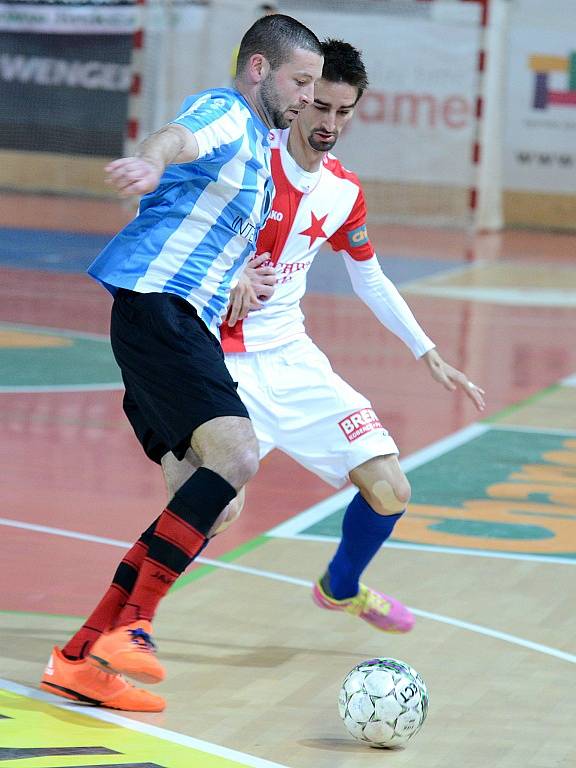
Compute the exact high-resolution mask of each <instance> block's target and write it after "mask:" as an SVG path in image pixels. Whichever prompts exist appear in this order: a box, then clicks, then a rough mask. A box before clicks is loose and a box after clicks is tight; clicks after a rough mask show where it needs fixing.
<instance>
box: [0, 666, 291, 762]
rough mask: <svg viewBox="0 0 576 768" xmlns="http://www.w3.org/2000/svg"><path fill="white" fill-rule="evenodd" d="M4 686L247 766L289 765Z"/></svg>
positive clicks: (4, 684) (6, 684)
mask: <svg viewBox="0 0 576 768" xmlns="http://www.w3.org/2000/svg"><path fill="white" fill-rule="evenodd" d="M2 688H4V689H5V690H6V691H10V692H11V693H16V694H18V695H19V696H26V697H28V698H29V699H36V700H37V701H43V702H46V703H47V704H52V706H54V707H57V708H58V709H63V710H66V711H67V712H74V713H80V714H82V715H86V716H87V717H91V718H93V719H94V720H102V721H104V722H105V723H112V724H113V725H121V726H122V727H123V728H128V729H129V730H131V731H138V732H139V733H145V734H146V735H147V736H155V737H157V738H159V739H163V740H164V741H170V742H172V743H173V744H179V745H181V746H183V747H191V748H192V749H196V750H198V751H200V752H205V753H207V754H209V755H214V756H216V757H222V758H225V759H226V760H233V761H234V762H236V763H238V764H239V765H241V766H248V768H287V766H286V765H283V764H281V763H272V762H270V760H264V759H263V758H261V757H255V756H254V755H247V754H246V753H244V752H237V751H236V750H235V749H229V748H228V747H221V746H220V745H219V744H212V743H211V742H209V741H203V740H202V739H195V738H194V737H193V736H186V735H185V734H183V733H177V732H176V731H169V730H167V729H166V728H159V727H158V726H157V725H149V724H148V723H142V722H140V721H139V720H131V719H130V718H128V717H122V715H116V714H114V713H113V712H108V711H106V710H103V709H95V708H94V707H83V706H79V705H78V704H63V703H62V699H59V698H57V697H56V696H52V695H51V694H49V693H44V692H43V691H37V690H35V689H34V688H28V686H26V685H20V684H19V683H13V682H12V681H11V680H4V679H2V678H0V690H1V689H2ZM95 768H96V766H95Z"/></svg>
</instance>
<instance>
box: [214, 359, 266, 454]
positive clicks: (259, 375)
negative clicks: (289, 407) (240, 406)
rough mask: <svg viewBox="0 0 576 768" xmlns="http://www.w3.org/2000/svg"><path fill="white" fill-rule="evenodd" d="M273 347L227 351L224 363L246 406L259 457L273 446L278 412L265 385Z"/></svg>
mask: <svg viewBox="0 0 576 768" xmlns="http://www.w3.org/2000/svg"><path fill="white" fill-rule="evenodd" d="M273 360H274V351H273V350H271V351H266V352H242V353H233V354H227V355H226V366H227V367H228V370H229V372H230V376H231V377H232V379H233V381H234V382H235V383H236V384H237V387H238V395H239V396H240V399H241V400H242V402H243V403H244V405H245V406H246V409H247V410H248V414H249V415H250V420H251V422H252V427H253V429H254V432H255V433H256V438H257V440H258V445H259V454H260V458H261V459H262V458H264V456H266V454H268V453H269V452H270V451H271V450H272V449H273V448H275V447H276V441H275V431H276V424H277V421H278V416H277V413H276V406H275V403H274V401H273V400H271V399H270V398H269V394H268V389H267V387H266V386H265V382H267V381H268V380H269V378H270V366H271V365H273Z"/></svg>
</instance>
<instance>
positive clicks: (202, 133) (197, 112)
mask: <svg viewBox="0 0 576 768" xmlns="http://www.w3.org/2000/svg"><path fill="white" fill-rule="evenodd" d="M172 122H173V123H176V124H177V125H183V126H184V127H185V128H188V130H190V131H192V133H193V134H194V136H195V137H196V141H197V142H198V149H199V154H198V159H202V158H207V157H208V155H209V154H210V153H212V152H217V151H218V150H220V149H222V148H223V147H225V146H228V145H230V144H233V143H235V142H236V141H238V140H242V138H243V136H244V133H245V129H246V118H245V117H244V116H243V115H242V110H241V107H240V103H239V102H238V101H237V100H236V99H234V97H233V95H232V94H230V95H228V94H226V93H217V92H208V93H203V94H201V95H199V96H198V97H196V98H193V99H187V100H186V101H185V102H184V105H183V110H182V112H181V114H180V115H179V116H178V117H177V118H176V119H175V120H173V121H172Z"/></svg>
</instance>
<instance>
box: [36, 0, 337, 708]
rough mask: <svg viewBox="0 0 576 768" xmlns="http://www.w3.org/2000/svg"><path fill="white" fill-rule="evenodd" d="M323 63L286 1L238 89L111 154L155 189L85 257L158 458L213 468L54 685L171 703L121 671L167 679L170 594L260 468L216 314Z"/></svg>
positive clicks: (129, 187) (136, 189)
mask: <svg viewBox="0 0 576 768" xmlns="http://www.w3.org/2000/svg"><path fill="white" fill-rule="evenodd" d="M321 73H322V48H321V46H320V43H319V41H318V39H317V38H316V36H315V35H314V34H313V33H312V32H311V31H310V30H309V29H307V27H305V26H303V25H302V24H301V23H300V22H298V21H297V20H295V19H293V18H291V17H289V16H285V15H282V14H276V15H272V16H264V17H262V18H261V19H259V20H258V21H257V22H256V23H255V24H254V25H253V26H252V27H251V28H250V29H249V30H248V32H247V33H246V34H245V35H244V37H243V39H242V42H241V44H240V50H239V54H238V69H237V76H236V80H235V88H234V89H227V88H216V89H211V90H208V91H205V92H203V93H200V94H198V95H196V96H192V97H190V98H189V99H187V100H186V102H185V104H184V107H183V111H182V113H181V114H180V115H179V116H178V117H177V118H176V119H175V120H174V121H173V122H172V123H170V124H169V125H167V126H165V127H164V128H162V129H161V130H160V131H158V132H157V133H155V134H153V135H152V136H151V137H150V138H148V139H147V140H145V141H144V142H143V143H142V144H141V145H140V147H139V149H138V151H137V153H136V155H135V156H133V157H126V158H121V159H119V160H116V161H114V162H112V163H111V164H110V165H109V166H108V167H107V172H108V179H109V182H110V184H111V185H112V186H113V187H114V188H115V189H116V190H117V191H118V193H119V194H120V195H121V196H129V195H144V197H143V198H142V200H141V204H140V208H139V212H138V215H137V216H136V217H135V219H134V220H133V221H132V222H130V223H129V224H128V225H127V226H126V227H125V228H124V229H123V230H122V231H121V232H120V233H119V234H118V235H117V236H116V237H115V238H114V239H113V240H112V241H111V242H110V243H109V245H108V246H107V247H106V248H105V249H104V250H103V251H102V253H101V254H100V255H99V257H98V258H97V259H96V260H95V261H94V263H93V264H92V265H91V266H90V268H89V270H88V271H89V274H90V275H92V277H94V278H95V279H96V280H98V281H99V282H100V283H102V285H103V286H105V287H106V288H107V289H108V290H109V291H110V292H111V293H112V294H113V296H114V302H113V306H112V319H111V327H110V336H111V342H112V349H113V351H114V355H115V357H116V360H117V362H118V365H119V366H120V369H121V371H122V376H123V380H124V384H125V387H126V396H125V411H126V415H127V416H128V418H129V420H130V422H131V424H132V426H133V428H134V430H135V432H136V435H137V437H138V438H139V440H140V441H141V443H142V445H143V447H144V449H145V451H146V453H147V455H148V456H150V457H151V458H152V459H154V460H156V461H160V458H161V456H162V454H164V453H165V452H166V450H167V449H168V450H171V451H172V453H173V454H174V455H175V456H177V457H179V458H182V457H183V456H184V454H185V453H186V451H187V450H188V449H189V448H192V451H193V452H194V454H195V455H196V456H197V457H198V460H199V463H200V468H199V469H198V470H197V471H196V472H195V473H194V474H193V475H192V477H190V479H189V480H187V481H186V482H185V483H184V484H183V485H182V487H180V488H179V490H178V491H177V492H176V493H175V495H174V496H173V498H172V499H171V500H170V501H169V502H168V505H167V507H166V508H165V509H164V510H163V511H162V513H161V514H160V516H159V517H158V518H157V519H156V520H155V521H154V523H153V524H152V525H151V526H150V527H149V528H148V529H147V530H146V531H145V532H144V533H143V534H142V536H141V537H140V539H139V540H138V541H137V542H136V543H135V544H134V546H133V547H132V548H131V549H130V550H129V552H128V553H127V554H126V555H125V557H124V558H123V560H122V562H121V563H120V565H119V567H118V569H117V571H116V573H115V575H114V579H113V582H112V584H111V586H110V587H109V589H108V591H107V592H106V594H105V595H104V597H103V599H102V600H101V601H100V603H99V604H98V606H97V607H96V609H95V610H94V611H93V613H92V614H91V615H90V616H89V617H88V619H87V620H86V622H85V624H84V625H83V626H82V627H81V629H80V630H79V631H78V632H77V633H76V634H75V635H74V636H73V637H72V638H71V640H70V641H69V642H68V643H67V644H66V645H65V646H64V647H63V648H62V649H61V650H60V649H59V648H55V649H54V651H53V653H52V656H51V659H50V662H49V664H48V666H47V667H46V670H45V673H44V676H43V678H42V682H41V686H42V688H44V689H45V690H50V691H51V692H53V693H57V694H59V695H61V696H65V697H67V698H72V699H77V700H80V701H87V702H90V703H97V704H100V705H102V706H107V707H112V708H115V709H122V710H147V711H159V710H161V709H163V708H164V706H165V702H164V700H163V699H162V698H161V697H160V696H156V695H154V694H152V693H151V692H149V691H145V690H142V689H138V688H134V687H133V686H131V685H130V684H129V683H128V682H127V681H126V680H125V679H124V675H127V676H130V677H133V678H134V679H136V680H139V681H143V682H149V683H155V682H159V681H160V680H162V679H163V677H164V669H163V667H162V666H161V664H160V663H159V662H158V660H157V658H156V655H155V646H154V642H153V640H152V636H151V630H152V628H151V621H152V619H153V617H154V614H155V611H156V608H157V605H158V603H159V602H160V600H161V599H162V597H163V596H164V595H165V594H166V593H167V592H168V590H169V588H170V587H171V585H172V584H173V583H174V581H175V580H176V579H177V578H178V576H179V575H180V574H181V573H182V572H183V571H184V570H185V568H186V567H187V565H188V564H189V563H190V562H191V560H193V559H194V558H195V557H196V556H197V555H198V553H199V552H200V551H201V550H202V548H203V547H204V545H205V543H206V540H207V535H208V533H209V531H210V530H211V528H212V527H213V525H214V523H215V521H216V520H217V518H218V517H219V515H220V513H221V512H222V510H223V509H224V508H225V507H226V506H227V505H228V503H229V502H230V501H231V500H232V499H233V498H234V497H235V496H236V494H237V492H238V491H239V489H240V488H242V487H243V486H244V485H245V484H246V482H247V481H248V480H249V479H250V478H251V477H252V476H253V474H254V473H255V472H256V469H257V467H258V444H257V440H256V437H255V435H254V431H253V429H252V426H251V423H250V420H249V417H248V412H247V411H246V408H245V407H244V405H243V403H242V402H241V400H240V398H239V396H238V394H237V392H236V386H235V384H234V382H233V381H232V378H231V377H230V374H229V373H228V370H227V368H226V365H225V362H224V356H223V353H222V349H221V347H220V344H219V340H218V326H219V324H220V323H221V321H222V319H223V317H224V315H225V313H226V310H227V306H228V298H229V293H230V290H231V287H232V286H233V285H234V284H235V282H236V281H237V280H238V276H239V274H240V272H241V271H242V269H243V267H244V265H245V264H246V262H247V261H248V259H249V258H250V256H251V255H252V254H253V252H254V249H255V245H256V239H257V236H258V233H259V231H260V229H261V228H262V226H263V225H264V223H265V221H266V217H267V215H268V213H269V210H270V206H271V199H272V194H273V185H272V181H271V172H270V147H269V131H270V129H271V128H284V127H287V126H288V125H289V124H290V122H291V121H292V120H293V119H294V118H295V117H296V116H297V114H298V112H299V111H300V110H301V109H302V108H303V107H304V106H306V105H307V104H309V103H311V102H312V101H313V99H314V82H315V80H316V79H317V78H319V77H320V75H321ZM155 441H161V443H162V445H161V446H158V452H157V453H156V444H155Z"/></svg>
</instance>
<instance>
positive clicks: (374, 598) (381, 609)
mask: <svg viewBox="0 0 576 768" xmlns="http://www.w3.org/2000/svg"><path fill="white" fill-rule="evenodd" d="M362 604H363V610H366V609H368V610H370V609H372V608H373V609H375V610H377V611H378V613H384V614H388V613H389V612H390V608H391V607H392V606H391V604H390V603H389V601H388V600H385V599H384V598H383V597H381V595H379V594H378V593H377V592H373V591H371V590H370V589H367V590H366V592H365V594H364V595H362Z"/></svg>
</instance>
